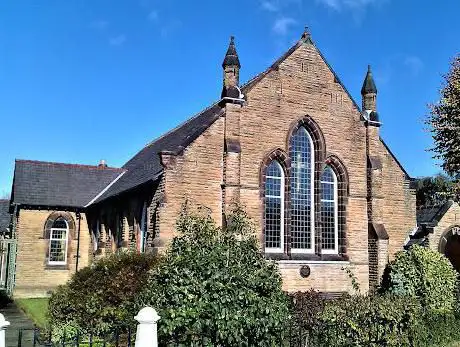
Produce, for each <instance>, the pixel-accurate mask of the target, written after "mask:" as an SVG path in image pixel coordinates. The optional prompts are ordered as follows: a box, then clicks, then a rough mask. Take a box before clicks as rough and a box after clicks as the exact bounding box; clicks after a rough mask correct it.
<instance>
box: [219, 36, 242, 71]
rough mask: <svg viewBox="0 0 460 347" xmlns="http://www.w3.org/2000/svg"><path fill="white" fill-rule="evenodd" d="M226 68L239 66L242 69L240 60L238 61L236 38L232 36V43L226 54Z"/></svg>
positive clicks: (223, 64)
mask: <svg viewBox="0 0 460 347" xmlns="http://www.w3.org/2000/svg"><path fill="white" fill-rule="evenodd" d="M226 66H238V67H240V60H239V59H238V53H236V47H235V36H233V35H232V36H230V43H229V44H228V49H227V53H226V54H225V58H224V62H223V63H222V67H224V68H225V67H226Z"/></svg>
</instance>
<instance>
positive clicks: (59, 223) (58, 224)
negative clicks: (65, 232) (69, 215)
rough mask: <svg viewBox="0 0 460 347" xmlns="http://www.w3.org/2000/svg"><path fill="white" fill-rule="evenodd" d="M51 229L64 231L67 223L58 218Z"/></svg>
mask: <svg viewBox="0 0 460 347" xmlns="http://www.w3.org/2000/svg"><path fill="white" fill-rule="evenodd" d="M52 228H60V229H66V228H67V223H66V221H65V220H64V219H62V218H58V219H56V220H55V221H54V223H53V226H52Z"/></svg>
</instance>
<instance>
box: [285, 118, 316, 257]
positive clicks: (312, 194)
mask: <svg viewBox="0 0 460 347" xmlns="http://www.w3.org/2000/svg"><path fill="white" fill-rule="evenodd" d="M301 129H302V130H303V131H305V133H306V134H307V138H308V142H309V143H310V148H311V155H310V168H311V171H310V199H311V201H310V204H311V205H310V244H311V247H310V248H292V246H291V253H304V254H305V253H315V146H314V145H313V139H312V138H311V135H310V133H309V132H308V130H307V128H305V126H303V125H302V126H301V127H299V128H298V129H297V131H300V130H301ZM297 131H296V133H297ZM296 133H294V134H293V135H295V134H296ZM289 141H291V139H290V140H289ZM300 168H302V166H301V165H299V167H298V169H300ZM291 196H292V192H291ZM291 199H292V197H291Z"/></svg>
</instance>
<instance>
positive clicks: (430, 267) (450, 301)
mask: <svg viewBox="0 0 460 347" xmlns="http://www.w3.org/2000/svg"><path fill="white" fill-rule="evenodd" d="M457 276H458V274H457V272H456V271H455V269H454V268H453V266H452V265H451V263H450V262H449V260H448V259H447V258H446V257H445V256H444V255H442V254H441V253H439V252H437V251H433V250H431V249H429V248H425V247H421V246H418V245H414V246H412V247H411V248H410V249H409V250H408V251H401V252H399V253H398V254H397V255H396V257H395V260H394V261H392V262H391V263H389V264H388V266H387V269H386V271H385V274H384V276H383V280H382V288H381V291H382V292H384V293H392V294H396V295H404V296H409V297H413V298H416V299H417V300H418V301H419V302H420V303H421V305H422V307H424V308H426V309H429V310H431V311H433V314H451V313H452V312H453V311H454V310H455V309H456V305H457Z"/></svg>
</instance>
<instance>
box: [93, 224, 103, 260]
mask: <svg viewBox="0 0 460 347" xmlns="http://www.w3.org/2000/svg"><path fill="white" fill-rule="evenodd" d="M95 229H96V230H93V252H96V251H97V250H98V249H99V237H100V236H101V221H100V220H99V219H96V225H95Z"/></svg>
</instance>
